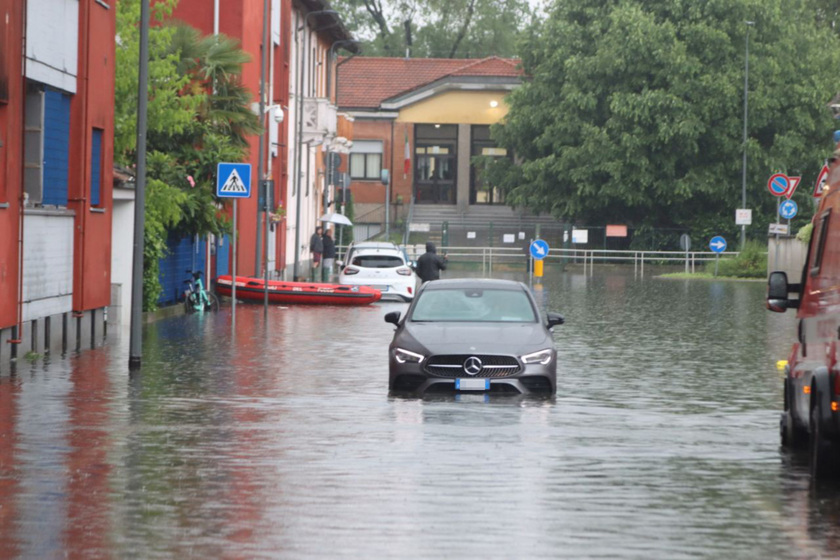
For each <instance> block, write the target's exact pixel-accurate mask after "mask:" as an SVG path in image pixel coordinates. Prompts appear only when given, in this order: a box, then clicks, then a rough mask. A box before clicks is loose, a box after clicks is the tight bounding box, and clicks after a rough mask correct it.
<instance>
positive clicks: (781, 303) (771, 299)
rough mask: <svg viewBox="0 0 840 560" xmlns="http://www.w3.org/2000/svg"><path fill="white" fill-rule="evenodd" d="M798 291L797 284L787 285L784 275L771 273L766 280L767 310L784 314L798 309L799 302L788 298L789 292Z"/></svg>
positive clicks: (777, 272)
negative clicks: (789, 310)
mask: <svg viewBox="0 0 840 560" xmlns="http://www.w3.org/2000/svg"><path fill="white" fill-rule="evenodd" d="M798 290H799V285H798V284H788V278H787V274H786V273H784V272H780V271H775V272H771V273H770V277H769V278H768V279H767V303H766V305H767V309H769V310H770V311H774V312H776V313H784V312H785V311H786V310H788V309H796V308H798V307H799V300H798V299H789V298H788V294H789V293H790V292H791V291H798Z"/></svg>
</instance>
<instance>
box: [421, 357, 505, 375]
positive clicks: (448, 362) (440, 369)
mask: <svg viewBox="0 0 840 560" xmlns="http://www.w3.org/2000/svg"><path fill="white" fill-rule="evenodd" d="M469 358H478V359H479V360H481V370H480V371H479V372H478V373H472V374H471V373H468V372H467V371H466V370H465V369H464V364H465V362H466V361H467V360H468V359H469ZM425 370H426V373H428V374H429V375H434V376H435V377H510V376H512V375H516V374H517V373H519V371H520V366H519V361H518V360H517V359H516V358H515V357H514V356H498V355H492V354H441V355H437V356H432V357H430V358H429V359H428V361H427V362H426V365H425Z"/></svg>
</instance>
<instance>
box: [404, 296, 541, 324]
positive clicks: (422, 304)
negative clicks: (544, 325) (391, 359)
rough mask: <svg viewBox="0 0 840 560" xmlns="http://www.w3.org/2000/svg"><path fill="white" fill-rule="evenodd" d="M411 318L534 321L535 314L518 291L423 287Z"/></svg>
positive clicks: (426, 319) (508, 321)
mask: <svg viewBox="0 0 840 560" xmlns="http://www.w3.org/2000/svg"><path fill="white" fill-rule="evenodd" d="M411 320H412V321H470V322H482V323H492V322H503V323H534V322H536V320H537V319H536V316H535V315H534V308H533V307H532V306H531V302H530V301H529V299H528V296H527V295H525V293H524V292H523V291H521V290H492V289H489V290H486V289H472V288H470V289H457V290H455V289H453V290H426V291H424V292H423V293H422V294H421V295H420V297H419V299H418V300H417V303H416V304H415V306H414V311H413V312H412V315H411Z"/></svg>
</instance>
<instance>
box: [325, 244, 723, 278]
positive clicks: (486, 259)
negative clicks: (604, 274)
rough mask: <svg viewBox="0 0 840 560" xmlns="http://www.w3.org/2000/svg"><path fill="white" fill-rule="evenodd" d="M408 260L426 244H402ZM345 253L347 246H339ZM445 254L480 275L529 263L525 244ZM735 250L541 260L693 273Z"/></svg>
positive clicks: (599, 252)
mask: <svg viewBox="0 0 840 560" xmlns="http://www.w3.org/2000/svg"><path fill="white" fill-rule="evenodd" d="M401 248H402V249H403V251H404V252H405V254H406V256H407V257H408V258H409V259H411V260H417V258H418V257H419V256H420V255H422V254H423V253H425V252H426V247H425V244H409V245H404V246H402V247H401ZM341 249H342V251H341V254H344V251H346V248H341ZM438 252H439V253H440V254H443V253H446V255H447V256H448V258H449V260H450V262H453V263H473V264H478V263H480V264H481V271H482V273H483V274H487V275H490V274H492V273H493V267H499V266H518V265H521V266H523V267H524V269H526V270H527V269H528V267H529V266H530V259H531V256H530V252H529V251H528V247H524V248H523V247H489V246H488V247H445V248H441V249H439V250H438ZM737 255H738V252H736V251H728V252H725V253H714V252H711V251H688V252H685V251H633V250H604V249H551V252H550V253H549V255H548V256H547V257H546V258H545V259H544V261H545V263H546V264H548V265H558V266H562V265H567V264H572V265H582V266H583V270H584V273H585V274H589V275H592V274H593V271H594V269H595V263H596V262H597V263H599V264H624V265H628V266H629V265H630V264H632V265H633V272H634V274H641V275H642V276H644V274H645V266H648V267H650V266H652V265H670V266H675V265H683V266H684V269H685V272H692V273H693V272H696V271H697V267H698V265H699V266H701V267H702V266H703V265H704V264H705V263H708V262H714V261H715V259H717V258H719V257H720V256H724V257H727V258H729V257H736V256H737Z"/></svg>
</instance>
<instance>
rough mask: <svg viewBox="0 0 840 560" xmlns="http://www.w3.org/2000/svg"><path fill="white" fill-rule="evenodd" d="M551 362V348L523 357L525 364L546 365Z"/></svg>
mask: <svg viewBox="0 0 840 560" xmlns="http://www.w3.org/2000/svg"><path fill="white" fill-rule="evenodd" d="M550 361H551V348H546V349H545V350H540V351H539V352H533V353H531V354H525V355H524V356H522V363H523V364H542V365H545V364H547V363H549V362H550Z"/></svg>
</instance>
